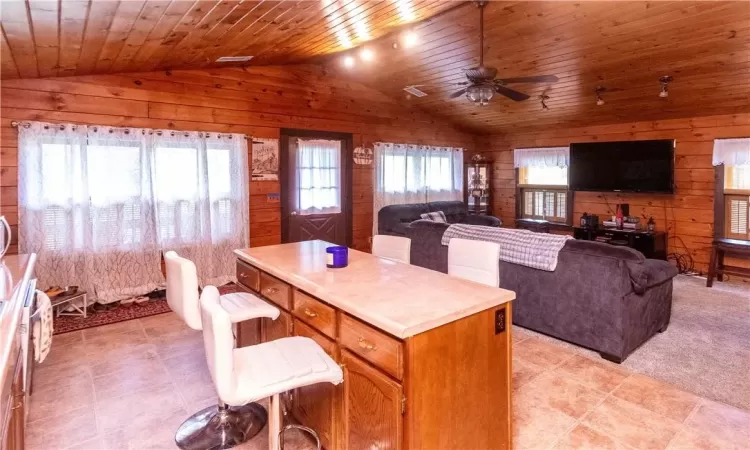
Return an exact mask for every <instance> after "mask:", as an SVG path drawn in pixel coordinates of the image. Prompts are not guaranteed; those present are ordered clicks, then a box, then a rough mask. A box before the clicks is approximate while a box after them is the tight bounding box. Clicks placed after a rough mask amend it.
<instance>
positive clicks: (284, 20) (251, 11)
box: [0, 0, 456, 78]
mask: <svg viewBox="0 0 750 450" xmlns="http://www.w3.org/2000/svg"><path fill="white" fill-rule="evenodd" d="M1 3H2V18H1V25H2V43H1V44H2V66H1V69H2V72H0V74H1V75H2V78H36V77H55V76H67V75H89V74H97V73H119V72H144V71H153V70H165V69H190V68H206V67H218V66H225V65H226V64H217V63H216V62H215V61H216V59H217V58H219V57H221V56H245V55H251V56H254V60H253V61H252V64H253V65H268V64H288V63H294V62H302V61H304V60H306V59H308V58H310V57H312V56H316V55H322V54H327V53H332V52H336V51H340V50H344V49H346V48H348V47H351V46H353V45H357V44H358V43H361V42H364V41H368V40H371V39H374V38H377V37H380V36H383V35H384V34H386V33H388V32H389V31H390V30H392V29H394V28H395V27H398V26H400V25H403V24H405V23H410V22H415V21H418V20H421V19H424V18H426V17H430V16H432V15H434V14H436V13H438V12H440V11H444V10H447V9H449V8H452V7H455V6H456V3H451V2H445V1H443V2H441V1H435V0H398V1H387V2H386V1H377V2H373V1H359V0H321V1H294V0H288V1H220V0H197V1H195V0H120V1H118V0H25V1H24V0H2V2H1Z"/></svg>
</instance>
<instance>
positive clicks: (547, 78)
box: [498, 75, 558, 83]
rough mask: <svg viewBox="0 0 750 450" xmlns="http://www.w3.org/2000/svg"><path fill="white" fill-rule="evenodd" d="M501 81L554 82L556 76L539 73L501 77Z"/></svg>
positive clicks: (556, 79)
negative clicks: (535, 74)
mask: <svg viewBox="0 0 750 450" xmlns="http://www.w3.org/2000/svg"><path fill="white" fill-rule="evenodd" d="M498 81H500V82H501V83H556V82H557V81H558V78H557V77H556V76H554V75H539V76H536V77H518V78H503V79H501V80H498Z"/></svg>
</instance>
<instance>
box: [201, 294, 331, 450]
mask: <svg viewBox="0 0 750 450" xmlns="http://www.w3.org/2000/svg"><path fill="white" fill-rule="evenodd" d="M201 314H202V319H203V342H204V344H205V349H206V359H207V360H208V368H209V370H210V371H211V379H212V380H213V382H214V384H215V385H216V390H217V392H218V394H219V399H221V401H222V402H225V403H226V404H228V405H233V406H242V405H246V404H248V403H250V402H255V401H258V400H260V399H263V398H266V397H270V401H269V406H268V409H269V419H268V433H269V435H268V438H269V448H270V449H271V450H280V449H281V448H282V434H283V432H284V431H286V430H287V429H289V428H292V427H293V428H299V429H301V430H303V431H307V432H309V433H311V434H312V435H313V437H314V438H315V440H316V442H317V448H320V440H319V439H318V436H317V433H315V431H314V430H312V429H310V428H307V427H301V426H298V425H297V426H286V427H284V428H283V429H282V414H281V402H280V398H279V397H280V394H282V393H284V392H287V391H291V390H293V389H297V388H300V387H304V386H309V385H312V384H317V383H333V384H339V383H341V382H342V381H343V380H344V375H343V372H342V371H341V367H339V366H338V364H336V363H335V362H334V361H333V360H332V359H331V357H330V356H328V355H327V354H326V353H325V352H324V351H323V349H322V348H320V346H319V345H318V344H317V343H315V341H313V340H312V339H310V338H306V337H301V336H295V337H287V338H281V339H277V340H275V341H271V342H266V343H263V344H258V345H253V346H249V347H242V348H233V345H232V322H231V319H230V316H229V313H228V312H227V311H226V309H225V308H223V307H222V305H221V304H220V300H219V291H218V290H217V289H216V288H215V287H213V286H207V287H206V288H205V289H204V290H203V294H202V295H201Z"/></svg>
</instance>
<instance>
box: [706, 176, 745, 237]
mask: <svg viewBox="0 0 750 450" xmlns="http://www.w3.org/2000/svg"><path fill="white" fill-rule="evenodd" d="M731 170H732V166H726V165H724V164H721V165H718V166H716V167H715V168H714V180H715V183H714V189H715V191H714V238H716V239H722V238H723V239H737V240H741V241H750V217H746V220H747V222H748V230H747V233H745V234H743V233H733V232H732V228H731V227H732V221H731V214H732V212H731V201H732V200H745V201H747V203H748V211H747V213H746V214H747V216H750V189H733V188H728V187H727V184H728V183H729V181H730V179H731V175H730V176H728V174H727V172H731Z"/></svg>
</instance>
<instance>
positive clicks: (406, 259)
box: [372, 234, 411, 264]
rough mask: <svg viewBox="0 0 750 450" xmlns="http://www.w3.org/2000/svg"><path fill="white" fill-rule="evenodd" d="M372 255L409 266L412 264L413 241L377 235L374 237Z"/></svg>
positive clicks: (399, 237)
mask: <svg viewBox="0 0 750 450" xmlns="http://www.w3.org/2000/svg"><path fill="white" fill-rule="evenodd" d="M372 254H373V255H375V256H378V257H380V258H386V259H390V260H393V261H398V262H402V263H404V264H409V263H410V262H411V239H409V238H405V237H401V236H389V235H387V234H377V235H375V236H373V237H372Z"/></svg>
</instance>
